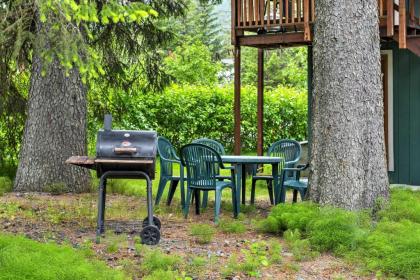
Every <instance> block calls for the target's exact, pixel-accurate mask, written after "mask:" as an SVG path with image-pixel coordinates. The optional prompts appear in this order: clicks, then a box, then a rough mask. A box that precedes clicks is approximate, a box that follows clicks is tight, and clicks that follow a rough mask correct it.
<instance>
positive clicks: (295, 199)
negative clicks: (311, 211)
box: [293, 190, 298, 203]
mask: <svg viewBox="0 0 420 280" xmlns="http://www.w3.org/2000/svg"><path fill="white" fill-rule="evenodd" d="M297 194H298V191H297V190H293V203H296V202H297Z"/></svg>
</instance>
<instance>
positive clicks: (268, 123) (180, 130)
mask: <svg viewBox="0 0 420 280" xmlns="http://www.w3.org/2000/svg"><path fill="white" fill-rule="evenodd" d="M256 92H257V90H256V88H255V87H243V88H242V91H241V117H242V127H243V132H244V133H243V134H242V145H243V149H244V150H249V151H251V150H252V151H254V150H255V143H256V135H257V127H256V123H257V120H256V118H257V115H256V114H255V110H256V108H257V95H256ZM109 94H110V95H113V96H114V95H118V93H109ZM121 96H127V95H126V94H123V93H121ZM93 97H94V99H93ZM106 97H107V96H106V95H104V93H103V92H100V93H97V94H95V93H94V90H93V91H92V97H91V98H92V100H91V101H90V102H91V103H92V104H103V103H104V104H107V102H111V101H109V100H108V99H106ZM98 98H99V99H98ZM101 98H103V100H102V99H101ZM264 98H265V102H266V104H269V105H270V106H266V107H265V108H264V114H265V118H264V129H265V135H264V136H265V143H267V145H269V143H273V142H274V141H276V140H279V139H282V138H293V139H297V140H304V139H306V134H307V94H306V93H305V92H303V91H302V90H295V89H291V88H281V87H280V88H276V89H274V90H270V91H265V92H264ZM110 100H112V102H113V103H112V104H108V106H107V110H109V111H110V113H114V118H115V119H114V127H116V128H124V129H153V130H156V131H157V132H158V133H159V134H160V135H163V136H165V137H167V138H168V139H169V140H170V141H171V142H172V143H173V144H174V146H175V147H177V148H179V147H181V146H182V145H184V144H187V143H190V142H191V141H192V140H194V139H197V138H200V137H208V138H212V139H215V140H218V141H220V142H221V143H222V144H223V145H224V146H225V148H226V149H227V151H229V150H230V151H232V150H233V118H232V106H233V87H232V86H225V87H218V86H213V87H212V86H187V85H185V86H178V85H173V86H171V87H168V88H167V89H165V91H164V92H162V93H160V94H154V93H147V94H136V95H133V96H130V97H129V98H128V96H127V98H121V100H120V99H115V98H110ZM118 102H120V104H118ZM102 112H103V111H102V110H97V108H96V107H90V108H89V114H90V116H89V118H88V119H89V120H91V122H90V123H89V152H90V154H94V153H95V143H96V141H95V139H96V133H97V130H98V129H99V128H100V127H102V119H103V115H102V114H103V113H102ZM99 113H100V114H101V115H98V114H99ZM265 148H268V146H267V147H265Z"/></svg>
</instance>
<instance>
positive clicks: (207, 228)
mask: <svg viewBox="0 0 420 280" xmlns="http://www.w3.org/2000/svg"><path fill="white" fill-rule="evenodd" d="M190 233H191V235H192V236H194V238H195V241H196V242H197V243H199V244H208V243H210V242H211V240H212V239H213V235H214V234H215V233H216V230H215V229H214V227H212V226H211V225H208V224H194V225H192V226H191V232H190Z"/></svg>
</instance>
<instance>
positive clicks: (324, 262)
mask: <svg viewBox="0 0 420 280" xmlns="http://www.w3.org/2000/svg"><path fill="white" fill-rule="evenodd" d="M96 204H97V200H96V195H94V194H80V195H56V196H51V195H48V194H39V193H26V194H14V193H11V194H7V195H5V196H3V197H0V231H1V232H6V233H12V234H23V235H25V236H27V237H28V238H31V239H34V240H38V241H41V242H46V241H51V240H52V241H55V242H57V243H59V244H62V243H67V244H71V245H72V246H73V247H75V248H85V247H88V248H91V249H92V250H93V251H94V252H96V256H97V257H98V258H99V259H102V260H104V261H105V262H106V263H107V264H108V265H109V266H111V267H124V263H131V264H132V267H135V269H134V271H128V272H129V273H131V274H132V275H133V278H134V279H140V276H138V273H137V272H136V269H137V270H138V269H139V267H140V265H141V256H139V254H138V252H136V245H135V242H136V241H137V242H138V239H139V238H138V236H139V232H140V231H141V222H142V220H143V219H144V217H145V216H146V200H145V199H144V198H137V197H131V196H121V195H108V196H107V205H106V221H105V226H106V233H105V235H104V237H103V238H101V244H95V243H94V240H95V228H96V215H97V213H96V211H97V208H96ZM173 204H174V206H171V207H160V208H157V209H156V216H158V217H159V218H160V220H161V222H162V230H161V236H162V237H161V241H160V243H159V244H158V245H157V246H155V247H153V248H159V249H161V250H162V251H163V252H165V253H166V254H177V255H179V256H182V257H183V258H184V260H185V261H189V260H191V259H192V258H194V257H197V256H200V257H203V258H205V259H207V260H209V261H208V263H207V264H206V265H205V266H204V267H203V268H201V271H199V272H197V273H196V274H197V275H193V276H195V279H222V276H221V271H222V270H223V268H224V267H225V266H226V265H227V263H228V260H229V258H230V257H231V256H232V255H237V256H239V259H241V255H242V254H243V253H242V252H241V250H242V249H246V248H247V247H248V246H249V244H252V243H254V242H259V241H267V240H270V239H275V240H278V242H280V243H281V245H282V248H283V250H282V262H281V263H280V264H274V265H271V266H268V267H264V268H262V271H261V277H260V279H297V280H300V279H373V278H372V277H366V276H360V275H358V274H357V272H356V269H355V268H353V267H351V266H349V265H348V264H346V263H345V262H344V261H342V260H340V259H338V258H335V257H333V256H331V255H329V254H323V255H321V256H319V257H318V258H316V259H315V260H312V261H307V262H296V261H295V260H294V259H293V255H292V254H291V253H290V252H288V251H287V246H286V245H285V244H284V241H283V240H282V239H281V238H280V237H276V236H270V235H265V234H261V233H258V232H256V231H255V230H254V229H253V221H254V220H255V219H257V218H258V217H264V216H266V215H267V213H268V211H269V208H270V205H269V204H268V202H265V201H257V205H258V207H256V208H255V209H253V211H250V212H248V213H246V214H245V217H244V219H243V223H244V224H245V225H246V227H247V231H246V232H245V233H242V234H227V233H223V232H221V231H220V230H217V232H216V234H215V235H214V237H213V239H212V241H211V242H210V243H209V244H198V243H197V242H196V241H195V238H194V237H193V236H191V234H190V229H191V226H192V225H194V224H197V223H203V224H210V225H213V215H214V212H213V205H212V204H210V205H209V207H208V209H206V211H204V212H203V213H201V214H200V215H195V214H194V207H191V208H190V214H189V217H188V218H187V219H184V218H183V217H182V215H181V211H180V207H179V206H176V205H179V203H178V202H177V201H174V202H173ZM226 208H229V207H228V206H225V208H222V213H221V220H229V219H231V216H232V214H231V212H230V211H229V210H228V209H226ZM112 244H116V246H117V248H116V249H115V250H111V249H110V246H111V245H112ZM210 260H211V261H210ZM124 268H125V267H124ZM126 269H127V270H130V267H128V268H126ZM237 274H238V275H236V276H235V277H233V278H231V279H254V278H252V277H247V276H245V274H244V273H241V272H238V273H237Z"/></svg>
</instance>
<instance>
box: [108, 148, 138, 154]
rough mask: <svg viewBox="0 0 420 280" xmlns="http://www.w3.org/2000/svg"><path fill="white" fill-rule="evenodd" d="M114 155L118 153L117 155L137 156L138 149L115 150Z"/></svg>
mask: <svg viewBox="0 0 420 280" xmlns="http://www.w3.org/2000/svg"><path fill="white" fill-rule="evenodd" d="M114 153H116V154H117V155H122V154H135V153H137V148H117V147H115V148H114Z"/></svg>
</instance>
